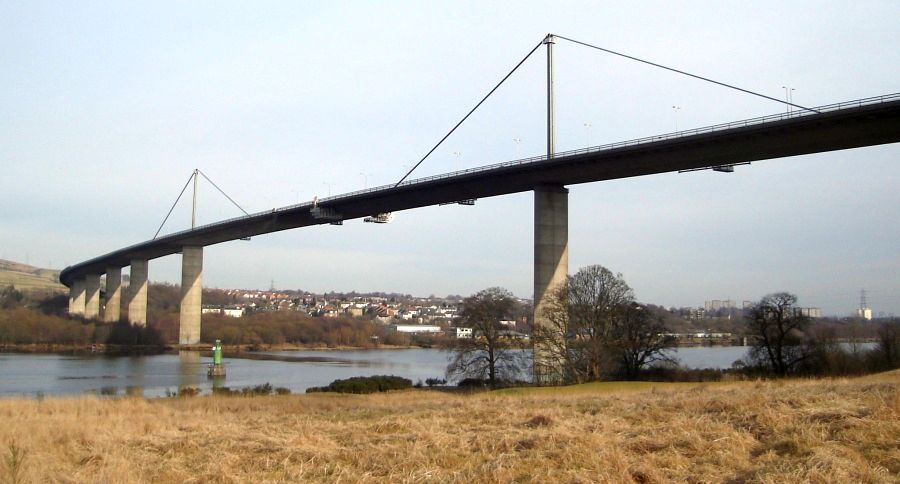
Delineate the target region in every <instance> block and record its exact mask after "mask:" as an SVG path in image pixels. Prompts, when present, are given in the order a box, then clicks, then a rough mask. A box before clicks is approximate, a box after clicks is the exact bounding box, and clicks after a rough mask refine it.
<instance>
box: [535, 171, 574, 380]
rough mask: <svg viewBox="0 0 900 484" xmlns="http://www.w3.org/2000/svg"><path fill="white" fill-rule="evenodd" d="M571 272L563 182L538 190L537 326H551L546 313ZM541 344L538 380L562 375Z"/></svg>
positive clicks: (566, 194) (537, 350) (537, 357)
mask: <svg viewBox="0 0 900 484" xmlns="http://www.w3.org/2000/svg"><path fill="white" fill-rule="evenodd" d="M568 272H569V190H568V189H566V188H565V187H563V186H559V185H548V186H540V187H536V188H535V189H534V327H535V329H538V328H543V329H550V328H551V324H550V320H549V318H548V316H547V315H546V314H545V312H546V309H547V307H548V305H549V303H550V297H551V295H552V293H553V291H554V290H555V289H556V288H557V287H559V286H560V285H561V284H563V283H565V281H566V276H567V275H568ZM554 360H555V358H553V357H552V355H550V354H548V352H547V351H546V350H544V349H543V348H541V347H539V346H538V345H536V346H535V348H534V368H535V370H534V379H535V383H539V384H540V383H552V382H556V381H559V380H560V379H561V377H562V368H561V366H560V364H561V363H560V362H558V361H554Z"/></svg>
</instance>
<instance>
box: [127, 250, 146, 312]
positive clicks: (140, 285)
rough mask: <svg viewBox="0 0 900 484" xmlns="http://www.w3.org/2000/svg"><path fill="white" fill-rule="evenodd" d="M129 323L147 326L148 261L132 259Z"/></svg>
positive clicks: (129, 288)
mask: <svg viewBox="0 0 900 484" xmlns="http://www.w3.org/2000/svg"><path fill="white" fill-rule="evenodd" d="M128 321H129V322H131V324H133V325H135V326H146V325H147V260H146V259H132V261H131V275H130V282H129V283H128Z"/></svg>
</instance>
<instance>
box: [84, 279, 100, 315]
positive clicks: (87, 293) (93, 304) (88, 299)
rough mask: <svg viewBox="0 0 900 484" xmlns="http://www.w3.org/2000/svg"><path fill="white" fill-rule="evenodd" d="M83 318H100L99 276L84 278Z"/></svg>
mask: <svg viewBox="0 0 900 484" xmlns="http://www.w3.org/2000/svg"><path fill="white" fill-rule="evenodd" d="M84 317H85V319H99V318H100V274H88V275H86V276H84Z"/></svg>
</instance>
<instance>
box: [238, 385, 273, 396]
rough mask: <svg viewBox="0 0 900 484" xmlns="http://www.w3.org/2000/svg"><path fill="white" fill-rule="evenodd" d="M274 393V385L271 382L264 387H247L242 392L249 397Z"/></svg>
mask: <svg viewBox="0 0 900 484" xmlns="http://www.w3.org/2000/svg"><path fill="white" fill-rule="evenodd" d="M273 391H274V389H273V388H272V384H271V383H269V382H266V383H263V384H262V385H256V386H254V387H246V388H244V389H243V390H241V393H243V394H244V395H247V396H254V395H269V394H271V393H272V392H273Z"/></svg>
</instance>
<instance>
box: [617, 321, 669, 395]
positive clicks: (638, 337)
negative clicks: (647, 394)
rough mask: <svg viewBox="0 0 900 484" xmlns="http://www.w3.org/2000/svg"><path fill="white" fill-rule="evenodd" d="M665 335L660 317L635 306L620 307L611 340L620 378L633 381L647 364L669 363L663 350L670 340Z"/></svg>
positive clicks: (663, 324) (664, 328)
mask: <svg viewBox="0 0 900 484" xmlns="http://www.w3.org/2000/svg"><path fill="white" fill-rule="evenodd" d="M665 333H666V326H665V323H664V322H663V319H662V317H661V316H660V315H658V314H654V313H653V312H652V311H650V310H649V309H648V308H646V307H644V306H642V305H640V304H637V303H631V304H627V305H625V306H624V307H622V310H621V312H620V314H619V317H618V318H617V321H616V326H615V330H614V338H613V341H614V342H615V343H614V344H615V346H616V350H617V351H615V353H617V354H618V355H619V363H620V368H619V371H620V372H621V374H622V376H624V377H625V378H627V379H633V378H635V377H637V376H638V373H640V371H641V369H642V368H644V367H646V366H647V365H650V364H652V363H656V362H659V361H666V362H671V361H672V358H670V357H669V356H667V355H666V354H665V352H664V350H665V349H666V348H668V347H670V346H672V345H673V338H672V337H670V336H666V334H665Z"/></svg>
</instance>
